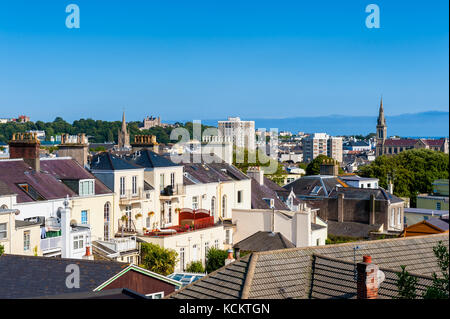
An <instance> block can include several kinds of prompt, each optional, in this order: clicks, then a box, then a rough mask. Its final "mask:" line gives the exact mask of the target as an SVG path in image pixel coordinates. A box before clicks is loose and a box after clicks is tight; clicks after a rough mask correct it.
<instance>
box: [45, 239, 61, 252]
mask: <svg viewBox="0 0 450 319" xmlns="http://www.w3.org/2000/svg"><path fill="white" fill-rule="evenodd" d="M57 248H60V249H61V248H62V236H58V237H50V238H44V239H41V250H42V251H46V250H52V249H57Z"/></svg>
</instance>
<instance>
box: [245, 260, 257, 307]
mask: <svg viewBox="0 0 450 319" xmlns="http://www.w3.org/2000/svg"><path fill="white" fill-rule="evenodd" d="M257 262H258V255H257V254H254V253H252V254H251V255H250V257H249V263H248V266H247V270H246V272H245V280H244V285H243V286H242V291H241V299H249V295H250V288H251V286H252V282H253V275H254V273H255V268H256V263H257Z"/></svg>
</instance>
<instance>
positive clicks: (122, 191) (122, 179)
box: [119, 176, 125, 196]
mask: <svg viewBox="0 0 450 319" xmlns="http://www.w3.org/2000/svg"><path fill="white" fill-rule="evenodd" d="M119 191H120V196H125V176H121V177H120V186H119Z"/></svg>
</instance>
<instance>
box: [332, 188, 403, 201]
mask: <svg viewBox="0 0 450 319" xmlns="http://www.w3.org/2000/svg"><path fill="white" fill-rule="evenodd" d="M338 194H344V198H346V199H359V200H370V195H375V200H390V201H391V203H400V202H403V199H401V198H399V197H397V196H395V195H392V194H391V193H389V192H387V191H386V190H385V189H383V188H381V187H379V188H377V189H373V188H358V187H337V188H335V189H334V190H332V191H331V192H330V194H329V197H336V196H337V195H338Z"/></svg>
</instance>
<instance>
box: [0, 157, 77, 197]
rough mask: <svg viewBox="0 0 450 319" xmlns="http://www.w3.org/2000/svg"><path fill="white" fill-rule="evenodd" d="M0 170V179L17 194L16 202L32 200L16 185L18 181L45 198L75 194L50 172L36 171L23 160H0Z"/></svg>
mask: <svg viewBox="0 0 450 319" xmlns="http://www.w3.org/2000/svg"><path fill="white" fill-rule="evenodd" d="M0 172H1V174H0V180H2V181H3V182H4V183H5V184H6V185H7V186H8V188H9V189H10V190H11V191H12V192H13V193H15V194H17V202H18V203H23V202H33V201H34V199H33V198H32V197H31V196H30V195H28V194H27V193H26V192H25V191H24V190H23V189H22V188H20V187H19V186H18V185H17V184H19V183H24V184H28V185H30V186H31V187H32V188H33V189H34V190H35V191H37V192H38V193H39V194H40V195H41V196H42V197H43V198H44V199H47V200H49V199H58V198H64V197H66V196H67V195H69V196H76V195H77V194H76V193H75V192H74V191H72V190H71V189H70V188H69V187H67V186H66V185H65V184H64V183H63V182H61V181H60V180H58V179H57V178H56V177H55V176H53V175H52V174H50V173H46V172H36V171H34V170H33V169H31V168H30V167H29V166H28V164H26V163H25V162H24V161H23V160H4V161H0Z"/></svg>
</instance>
